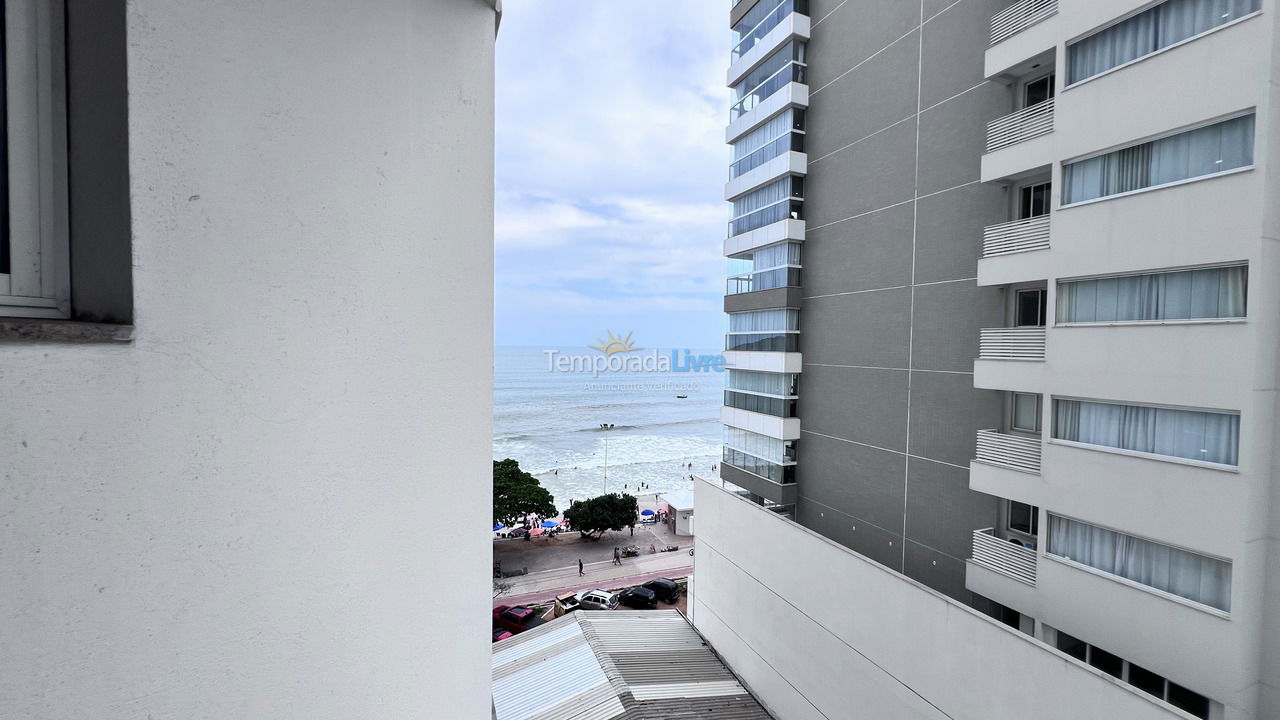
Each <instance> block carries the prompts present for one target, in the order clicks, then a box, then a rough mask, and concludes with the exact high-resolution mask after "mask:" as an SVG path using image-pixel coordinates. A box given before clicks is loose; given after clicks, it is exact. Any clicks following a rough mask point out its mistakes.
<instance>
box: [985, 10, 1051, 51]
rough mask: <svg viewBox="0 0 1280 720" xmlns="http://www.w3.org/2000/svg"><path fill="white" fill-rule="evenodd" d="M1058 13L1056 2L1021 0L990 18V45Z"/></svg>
mask: <svg viewBox="0 0 1280 720" xmlns="http://www.w3.org/2000/svg"><path fill="white" fill-rule="evenodd" d="M1056 12H1058V0H1022V2H1017V3H1014V4H1012V5H1010V6H1009V7H1007V8H1005V9H1003V10H1001V11H1000V12H998V13H996V14H995V15H993V16H992V17H991V44H992V45H995V44H996V43H999V42H1003V41H1005V40H1008V39H1009V38H1011V37H1013V36H1014V35H1017V34H1018V33H1020V32H1022V31H1023V30H1026V29H1027V28H1029V27H1031V26H1032V25H1035V24H1036V23H1038V22H1040V21H1041V20H1044V19H1045V18H1047V17H1049V16H1050V15H1053V14H1054V13H1056Z"/></svg>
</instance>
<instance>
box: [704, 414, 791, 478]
mask: <svg viewBox="0 0 1280 720" xmlns="http://www.w3.org/2000/svg"><path fill="white" fill-rule="evenodd" d="M722 459H723V460H724V462H725V463H726V464H728V465H732V466H734V467H736V468H738V469H740V470H745V471H747V472H749V473H752V474H754V475H759V476H760V477H763V478H767V479H769V480H772V481H773V482H776V483H780V484H786V483H793V482H795V461H796V448H795V441H793V440H778V439H777V438H771V437H769V436H767V435H761V434H759V433H753V432H750V431H748V430H743V429H741V428H735V427H728V426H726V427H725V429H724V452H723V454H722Z"/></svg>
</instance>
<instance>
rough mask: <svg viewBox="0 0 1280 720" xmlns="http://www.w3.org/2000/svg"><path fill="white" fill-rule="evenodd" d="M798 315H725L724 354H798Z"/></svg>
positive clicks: (765, 312)
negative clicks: (727, 351)
mask: <svg viewBox="0 0 1280 720" xmlns="http://www.w3.org/2000/svg"><path fill="white" fill-rule="evenodd" d="M799 331H800V311H798V310H784V309H778V310H752V311H750V312H739V313H730V314H729V334H728V335H727V336H726V338H725V347H724V349H725V350H740V351H755V352H798V351H799V344H800V337H799V334H798V333H799Z"/></svg>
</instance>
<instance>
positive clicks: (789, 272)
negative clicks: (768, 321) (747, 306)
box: [725, 266, 800, 295]
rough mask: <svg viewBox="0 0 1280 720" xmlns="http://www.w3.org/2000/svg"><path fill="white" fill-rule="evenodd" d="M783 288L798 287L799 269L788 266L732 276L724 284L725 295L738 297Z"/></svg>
mask: <svg viewBox="0 0 1280 720" xmlns="http://www.w3.org/2000/svg"><path fill="white" fill-rule="evenodd" d="M784 287H800V268H798V267H794V266H789V267H780V268H772V269H770V270H760V271H757V272H753V273H743V274H741V275H734V276H733V277H731V278H729V282H728V283H727V284H726V287H725V294H726V295H740V294H742V293H749V292H759V291H760V290H776V289H777V288H784Z"/></svg>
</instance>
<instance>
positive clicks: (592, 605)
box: [578, 590, 618, 610]
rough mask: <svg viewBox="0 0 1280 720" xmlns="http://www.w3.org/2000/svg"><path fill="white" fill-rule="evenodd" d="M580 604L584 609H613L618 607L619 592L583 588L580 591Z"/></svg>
mask: <svg viewBox="0 0 1280 720" xmlns="http://www.w3.org/2000/svg"><path fill="white" fill-rule="evenodd" d="M578 605H579V607H581V609H583V610H613V609H614V608H616V607H618V593H611V592H605V591H604V590H583V591H582V592H580V593H578Z"/></svg>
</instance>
